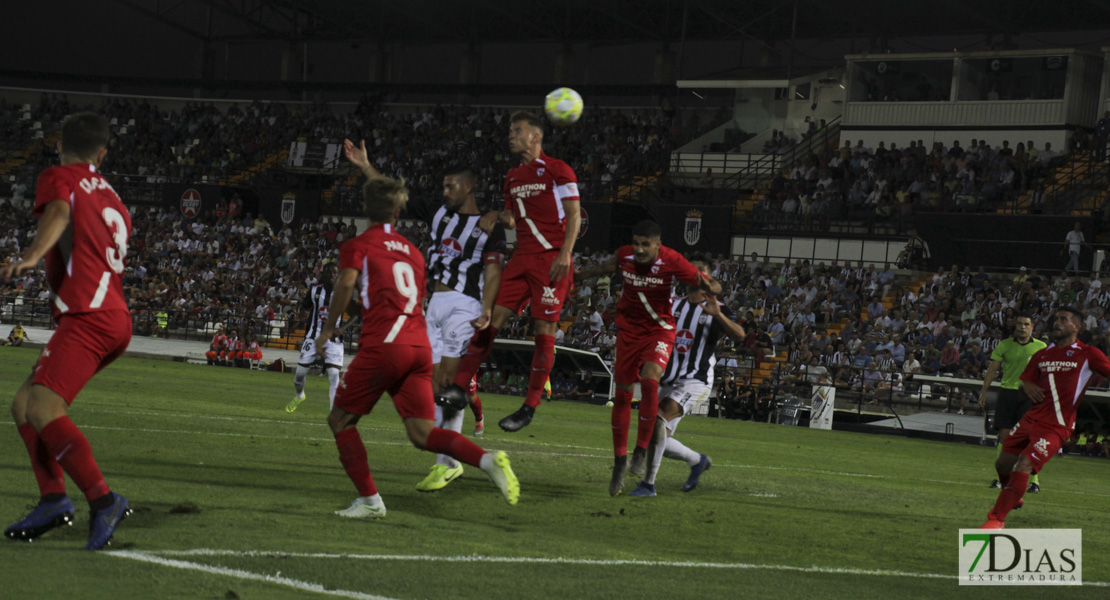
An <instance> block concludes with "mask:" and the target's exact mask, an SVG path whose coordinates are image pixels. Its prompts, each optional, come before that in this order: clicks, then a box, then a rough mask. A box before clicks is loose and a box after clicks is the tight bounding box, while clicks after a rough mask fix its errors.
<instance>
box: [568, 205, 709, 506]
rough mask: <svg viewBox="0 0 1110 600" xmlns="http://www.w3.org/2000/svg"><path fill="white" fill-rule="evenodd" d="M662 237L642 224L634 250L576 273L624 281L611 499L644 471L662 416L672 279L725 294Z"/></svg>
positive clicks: (620, 302) (653, 225) (671, 331)
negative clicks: (635, 412) (635, 401)
mask: <svg viewBox="0 0 1110 600" xmlns="http://www.w3.org/2000/svg"><path fill="white" fill-rule="evenodd" d="M661 234H662V231H661V229H660V227H659V224H658V223H656V222H654V221H641V222H639V223H637V224H636V226H635V227H634V228H633V229H632V245H630V246H622V247H620V248H619V249H617V252H616V254H615V255H614V256H613V258H611V259H609V260H608V261H606V262H605V263H603V264H601V265H599V266H597V267H595V268H593V269H585V270H582V271H579V272H577V273H575V278H576V279H590V278H592V277H597V276H598V275H601V274H602V273H615V272H617V271H618V270H619V271H620V274H621V276H622V278H623V281H624V284H623V287H622V288H621V297H620V299H619V300H618V301H617V316H616V323H617V358H616V365H615V367H614V370H613V377H614V378H615V379H616V384H617V390H616V395H615V396H616V397H615V398H613V414H612V426H613V453H614V455H615V459H614V461H613V478H612V480H611V481H610V482H609V494H610V495H613V496H616V495H617V494H619V493H620V491H621V489H623V488H624V476H625V474H626V473H627V472H628V471H629V470H631V471H632V472H633V473H636V474H640V475H642V474H643V473H644V470H645V463H646V458H647V447H648V443H649V442H650V441H651V438H652V435H653V434H654V432H655V420H656V417H657V416H658V414H659V377H660V376H662V375H663V370H664V369H666V368H667V362H668V361H669V360H670V358H671V351H672V350H673V349H674V333H675V330H674V316H673V314H672V302H671V295H672V292H671V279H672V278H674V279H677V280H678V281H680V282H682V283H684V284H686V285H689V286H697V287H699V288H701V289H702V290H704V291H706V292H708V293H710V294H713V295H717V294H720V293H721V284H719V283H717V281H716V280H714V279H713V278H712V277H710V276H709V275H706V274H704V273H702V272H701V271H699V270H698V269H697V267H695V266H694V265H692V264H690V262H689V261H687V260H686V259H685V258H683V257H682V255H681V254H679V253H678V252H676V251H674V250H672V249H670V248H668V247H666V246H664V245H662V244H661V243H660V239H659V238H660V236H661ZM637 382H639V383H640V411H639V412H640V422H639V424H638V425H637V428H636V450H635V451H634V452H633V454H632V465H631V466H629V464H628V426H629V423H630V421H631V420H632V389H633V387H634V386H635V385H636V383H637Z"/></svg>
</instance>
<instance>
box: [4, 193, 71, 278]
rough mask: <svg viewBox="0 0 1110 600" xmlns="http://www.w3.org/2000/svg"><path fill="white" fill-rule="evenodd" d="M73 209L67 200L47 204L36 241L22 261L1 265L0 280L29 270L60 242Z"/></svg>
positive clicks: (24, 253) (24, 254) (36, 233)
mask: <svg viewBox="0 0 1110 600" xmlns="http://www.w3.org/2000/svg"><path fill="white" fill-rule="evenodd" d="M71 212H72V209H71V208H70V206H69V202H66V201H65V200H54V201H53V202H51V203H50V204H47V205H46V209H45V210H44V211H43V215H42V220H40V221H39V227H38V231H36V232H35V241H34V242H32V243H31V247H30V248H27V250H26V251H24V252H23V261H22V262H11V263H8V264H7V265H4V266H3V267H0V281H8V280H10V279H11V278H12V277H13V276H15V275H19V274H22V273H24V272H26V271H29V270H31V269H33V268H35V266H37V265H38V264H39V261H41V260H42V259H43V258H44V257H45V256H46V253H47V252H49V251H50V249H51V248H53V247H54V244H57V243H58V240H59V239H61V238H62V234H63V233H65V230H66V228H67V227H69V222H70V218H71Z"/></svg>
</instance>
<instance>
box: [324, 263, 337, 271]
mask: <svg viewBox="0 0 1110 600" xmlns="http://www.w3.org/2000/svg"><path fill="white" fill-rule="evenodd" d="M328 269H339V263H337V262H335V261H328V262H326V263H324V268H323V269H322V270H324V271H327V270H328Z"/></svg>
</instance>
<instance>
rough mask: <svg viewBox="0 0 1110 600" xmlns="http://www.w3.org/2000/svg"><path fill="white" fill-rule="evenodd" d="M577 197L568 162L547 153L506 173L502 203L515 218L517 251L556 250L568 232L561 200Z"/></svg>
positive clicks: (576, 183)
mask: <svg viewBox="0 0 1110 600" xmlns="http://www.w3.org/2000/svg"><path fill="white" fill-rule="evenodd" d="M572 200H578V177H577V176H575V174H574V170H573V169H571V168H570V165H568V164H567V163H565V162H563V161H561V160H559V159H557V158H551V157H550V156H548V155H547V154H544V153H543V152H540V155H539V156H538V157H536V158H535V159H533V160H532V162H530V163H527V164H524V163H522V164H520V165H519V166H517V167H515V168H513V169H512V170H511V171H509V173H508V174H507V175H506V176H505V206H506V207H507V208H509V209H510V211H511V212H512V213H513V219H514V220H516V253H517V254H538V253H541V252H550V251H553V250H559V249H561V248H562V247H563V238H564V237H565V236H566V231H567V213H566V210H564V209H563V203H564V202H568V201H572Z"/></svg>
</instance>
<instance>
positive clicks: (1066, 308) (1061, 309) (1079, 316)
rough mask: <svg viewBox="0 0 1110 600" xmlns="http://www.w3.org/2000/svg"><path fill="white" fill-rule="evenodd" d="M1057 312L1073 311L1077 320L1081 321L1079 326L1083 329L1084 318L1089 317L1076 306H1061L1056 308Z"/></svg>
mask: <svg viewBox="0 0 1110 600" xmlns="http://www.w3.org/2000/svg"><path fill="white" fill-rule="evenodd" d="M1055 312H1066V313H1071V314H1072V315H1074V316H1075V320H1076V321H1077V322H1078V323H1079V328H1080V329H1083V319H1085V318H1087V317H1086V315H1084V314H1083V311H1081V310H1079V309H1078V308H1075V307H1074V306H1059V307H1057V308H1056V311H1055Z"/></svg>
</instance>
